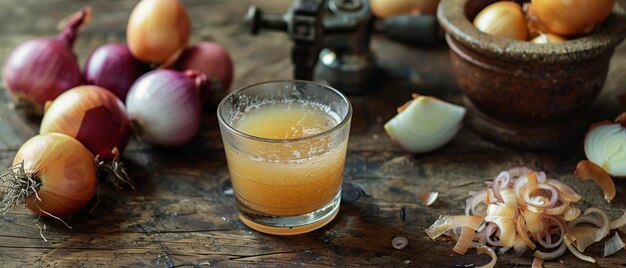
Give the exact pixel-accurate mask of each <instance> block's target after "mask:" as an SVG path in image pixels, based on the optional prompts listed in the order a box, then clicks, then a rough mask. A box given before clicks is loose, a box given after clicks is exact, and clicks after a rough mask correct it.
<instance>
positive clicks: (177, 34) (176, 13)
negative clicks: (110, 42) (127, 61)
mask: <svg viewBox="0 0 626 268" xmlns="http://www.w3.org/2000/svg"><path fill="white" fill-rule="evenodd" d="M190 33H191V22H190V19H189V15H188V14H187V11H186V10H185V7H184V6H183V5H182V4H181V3H180V1H179V0H142V1H141V2H139V3H138V4H137V6H135V8H134V9H133V11H132V13H131V14H130V18H129V19H128V28H127V31H126V34H127V36H126V37H127V41H128V48H129V49H130V52H131V53H132V54H133V56H135V58H137V59H139V60H141V61H143V62H145V63H148V64H152V65H160V66H163V67H167V66H169V65H171V64H172V63H174V61H176V59H178V57H179V56H180V54H181V53H182V52H183V51H184V50H185V49H186V48H187V44H188V42H189V35H190Z"/></svg>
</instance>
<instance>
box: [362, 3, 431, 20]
mask: <svg viewBox="0 0 626 268" xmlns="http://www.w3.org/2000/svg"><path fill="white" fill-rule="evenodd" d="M438 4H439V0H370V6H371V8H372V12H373V13H374V14H375V15H376V16H377V17H379V18H387V17H391V16H395V15H401V14H407V13H420V14H432V15H434V14H435V12H436V11H437V5H438Z"/></svg>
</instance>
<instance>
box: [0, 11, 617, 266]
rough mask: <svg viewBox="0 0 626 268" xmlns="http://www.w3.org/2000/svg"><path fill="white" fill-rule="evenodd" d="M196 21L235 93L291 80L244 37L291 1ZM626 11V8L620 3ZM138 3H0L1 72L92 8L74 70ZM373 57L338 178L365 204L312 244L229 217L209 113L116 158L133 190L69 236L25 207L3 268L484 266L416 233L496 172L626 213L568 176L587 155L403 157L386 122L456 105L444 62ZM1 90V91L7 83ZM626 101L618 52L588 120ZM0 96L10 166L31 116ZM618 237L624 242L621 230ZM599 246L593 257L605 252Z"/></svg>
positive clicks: (6, 227) (80, 219) (287, 69)
mask: <svg viewBox="0 0 626 268" xmlns="http://www.w3.org/2000/svg"><path fill="white" fill-rule="evenodd" d="M184 2H185V4H186V6H187V7H188V9H189V12H190V14H191V16H192V20H193V41H194V42H195V41H198V40H216V41H218V42H220V43H222V44H224V45H226V47H227V48H228V49H229V51H230V52H231V54H232V56H233V59H234V61H235V64H236V78H235V85H234V87H235V88H236V87H240V86H243V85H247V84H251V83H254V82H258V81H264V80H271V79H288V78H290V77H291V63H290V60H289V52H290V51H289V47H290V42H289V40H288V38H287V37H286V36H285V35H284V34H281V33H263V34H261V35H260V36H250V35H249V34H248V33H247V30H246V28H245V26H244V25H242V23H241V17H242V15H243V12H244V11H245V9H246V8H247V6H249V5H250V4H252V3H257V4H259V5H260V6H261V7H263V8H264V9H265V10H267V11H269V12H284V10H285V9H286V7H287V6H288V5H289V3H290V1H287V0H280V1H252V0H245V1H244V0H240V1H202V0H189V1H184ZM619 2H620V3H622V4H623V5H625V6H626V1H625V0H619ZM135 3H136V1H104V0H103V1H70V0H51V1H37V0H19V1H18V0H4V1H0V22H2V23H0V62H2V63H4V61H5V60H6V57H7V55H8V53H9V52H10V50H11V49H12V48H13V47H15V46H16V45H17V44H18V43H20V42H23V41H24V40H27V39H29V38H33V37H35V36H42V35H51V34H53V33H55V31H56V30H55V25H56V22H57V21H59V20H60V19H62V18H63V17H64V16H65V15H67V14H69V13H71V12H73V11H75V10H78V9H79V8H80V7H81V6H82V5H84V4H89V5H91V6H92V8H93V9H94V19H93V20H92V22H91V24H90V25H89V27H87V28H86V29H85V31H84V32H83V33H82V34H81V36H80V38H79V39H78V41H77V43H76V49H75V50H76V52H77V55H78V57H79V59H80V61H81V62H82V61H84V60H85V58H86V56H87V55H88V54H89V52H90V51H91V50H93V49H94V48H95V47H97V46H98V45H101V44H104V43H106V42H113V41H119V42H123V41H124V39H125V23H126V20H127V18H128V15H129V13H130V10H131V9H132V7H133V6H134V4H135ZM373 48H374V50H375V51H376V52H377V54H378V58H379V62H380V64H381V66H383V67H384V68H385V69H386V70H387V71H388V75H387V76H381V81H380V84H381V88H380V89H379V90H376V91H374V92H371V93H368V94H365V95H359V96H351V97H350V99H351V101H352V103H353V105H354V111H355V112H354V118H353V126H352V130H351V136H350V144H349V153H348V157H347V166H346V171H345V180H346V181H348V182H351V183H353V184H357V185H359V186H361V187H362V188H363V189H364V190H365V192H366V193H367V196H364V197H362V198H361V199H359V200H358V201H357V202H354V203H351V204H343V205H342V207H341V211H340V214H339V216H338V217H337V218H336V219H335V220H334V221H333V222H332V223H331V224H329V225H328V226H326V227H324V228H322V229H320V230H317V231H314V232H312V233H309V234H304V235H298V236H292V237H279V236H270V235H264V234H260V233H257V232H255V231H252V230H251V229H249V228H247V227H245V226H244V225H243V224H242V223H241V222H240V221H239V220H237V217H236V209H235V208H234V200H233V198H232V196H230V195H227V194H225V193H224V192H223V187H224V185H225V184H227V181H228V171H227V168H226V163H225V156H224V152H223V148H222V143H221V139H220V135H219V130H218V128H217V121H216V116H215V112H214V111H215V104H212V105H209V107H207V108H206V109H205V112H204V118H203V124H202V130H201V132H200V134H199V135H198V136H197V137H196V139H195V140H194V141H193V142H192V143H191V144H189V145H187V146H184V147H182V148H178V149H163V148H157V147H153V146H150V145H147V144H145V143H142V142H141V141H138V140H133V141H131V144H130V146H129V148H128V150H127V151H126V153H125V155H124V161H125V162H126V163H127V165H128V167H129V171H130V174H131V175H132V177H133V178H134V179H135V180H136V181H137V184H138V185H137V190H136V191H130V190H124V191H120V192H116V191H112V190H110V187H108V186H107V185H104V186H102V187H101V190H100V203H99V204H98V206H97V207H96V208H95V209H94V210H93V212H91V213H89V212H87V211H84V212H81V213H80V214H78V215H76V216H75V217H74V218H73V219H72V220H71V221H70V224H71V226H72V227H73V228H72V229H71V230H69V229H67V228H65V227H64V226H63V225H62V224H60V223H59V222H56V221H54V220H48V219H41V220H40V221H39V223H40V224H41V225H45V227H46V228H45V230H44V231H43V234H44V235H45V236H46V238H47V239H48V242H45V241H43V240H42V239H41V237H40V235H39V229H38V228H37V227H36V226H35V225H34V220H36V219H37V217H35V216H33V215H32V214H31V213H30V212H29V211H28V210H26V209H24V208H17V209H14V210H13V211H12V212H11V213H9V214H7V215H4V216H0V264H1V265H0V266H2V267H21V266H25V267H32V266H47V267H48V266H49V267H53V266H59V267H81V266H89V267H91V266H100V267H144V266H145V267H155V266H156V267H160V266H165V267H178V266H190V267H199V266H227V267H244V266H245V267H247V266H286V267H290V266H301V265H307V266H340V267H344V266H375V267H405V266H406V267H418V266H419V267H424V266H431V267H432V266H436V267H442V266H443V267H455V266H456V267H464V265H469V264H483V263H486V262H487V260H488V259H487V257H485V256H481V255H477V254H476V253H475V251H473V250H470V252H469V253H468V254H467V255H465V256H459V255H458V254H456V253H454V252H453V251H452V247H453V245H454V242H453V241H450V240H448V239H445V238H443V239H438V240H437V241H432V240H430V239H428V237H426V235H425V234H424V232H423V231H424V229H425V228H427V227H428V226H429V225H430V224H432V223H433V222H434V220H435V219H436V218H437V217H438V216H439V215H442V214H461V213H462V212H463V207H464V203H465V198H466V197H467V193H468V191H476V190H481V189H483V187H484V181H485V180H486V179H488V178H490V177H492V176H494V175H496V174H498V172H499V171H501V170H503V169H507V168H509V167H512V166H519V165H527V166H529V167H531V168H535V169H539V170H544V171H546V172H547V173H548V174H549V175H550V176H552V177H555V178H557V179H560V180H563V181H565V182H567V183H568V184H570V185H572V186H573V187H574V188H575V190H577V191H578V192H580V193H582V194H583V195H584V199H583V200H582V201H581V202H580V203H579V204H578V205H579V206H580V207H581V208H586V207H590V206H597V207H600V208H602V209H604V210H606V211H607V212H608V213H609V215H610V216H611V217H612V218H616V217H618V216H620V215H621V214H622V213H623V211H624V209H625V208H626V193H625V191H626V183H625V182H624V181H620V182H618V183H617V198H616V199H615V201H614V202H613V204H612V205H610V206H609V205H607V204H606V203H605V202H604V201H603V199H602V194H601V192H600V190H598V189H597V188H596V187H595V185H593V184H592V183H591V182H583V181H580V180H579V179H577V178H576V177H575V176H574V175H573V174H572V172H573V169H574V167H575V164H576V162H577V161H578V160H580V159H582V158H583V157H584V154H583V152H582V148H581V144H573V145H571V146H569V147H567V148H562V149H559V150H554V151H544V152H522V151H514V150H511V149H507V148H504V147H499V146H497V145H494V144H491V143H489V142H487V141H484V140H482V139H481V138H480V137H478V136H476V135H475V134H474V133H473V132H471V130H469V129H467V128H465V129H463V130H462V131H461V132H460V133H459V135H458V136H457V137H456V138H455V139H454V140H453V141H452V142H451V143H450V144H448V145H447V146H445V147H444V148H442V149H441V150H438V151H436V152H434V153H430V154H424V155H411V154H408V153H406V152H404V151H402V150H400V149H399V148H397V147H395V146H393V144H392V143H391V141H390V140H389V138H388V137H387V135H386V134H385V132H384V130H383V128H382V125H383V124H384V122H386V121H387V120H388V119H389V118H391V117H392V116H393V115H394V114H395V107H396V106H398V105H400V104H402V103H404V102H405V101H406V100H407V99H408V98H409V96H410V93H412V92H420V93H422V94H431V95H437V96H440V97H442V98H444V99H446V100H449V101H452V102H457V103H458V102H460V93H459V91H458V89H457V88H456V85H455V83H454V78H453V77H452V75H451V72H450V69H449V62H448V51H447V48H445V47H442V48H435V49H419V48H412V47H408V46H405V45H402V44H398V43H395V42H392V41H389V40H387V39H386V38H384V37H381V36H377V37H376V38H375V40H374V43H373ZM2 87H4V85H3V86H2ZM623 92H626V44H623V45H622V46H620V47H619V48H618V50H617V51H616V55H615V57H614V58H613V61H612V63H611V71H610V73H609V77H608V79H607V83H606V87H605V90H604V92H603V95H602V96H601V97H600V99H599V101H598V103H597V105H596V106H595V109H594V117H595V118H610V117H611V116H614V115H615V114H617V113H618V112H619V111H620V110H621V109H622V108H620V107H619V105H618V103H617V102H616V101H615V95H617V94H620V93H623ZM8 103H9V97H8V94H7V93H6V92H5V91H4V90H0V167H8V166H9V165H10V163H11V162H12V159H13V156H14V155H15V152H16V151H17V149H18V148H19V146H20V145H21V144H22V143H23V142H24V141H26V140H27V139H28V138H30V137H32V136H33V135H35V134H36V133H37V132H38V123H39V120H38V119H32V118H31V119H28V118H25V117H24V116H22V115H21V114H19V113H16V112H15V111H13V110H11V108H10V107H9V105H8ZM421 190H429V191H438V192H440V196H439V199H438V200H437V202H436V203H435V204H434V205H432V206H431V207H425V206H424V205H422V204H421V202H420V201H419V198H418V197H417V193H418V192H419V191H421ZM395 236H405V237H407V238H408V239H409V246H408V247H407V248H405V249H402V250H397V249H394V248H393V247H392V246H391V240H392V238H393V237H395ZM622 236H623V237H626V236H624V234H623V233H622ZM602 248H603V246H602V245H600V244H598V245H594V246H592V247H591V248H590V249H589V250H588V253H589V254H590V255H593V256H601V255H602ZM597 260H598V264H597V266H602V267H617V266H621V267H624V266H626V254H624V251H622V252H620V253H618V254H616V255H614V256H611V257H608V258H601V257H599V258H597ZM531 262H532V256H531V255H530V254H528V253H527V254H526V255H524V256H522V257H519V258H517V257H515V256H514V254H512V253H507V254H505V255H502V256H499V262H498V266H499V267H518V266H528V265H530V263H531ZM562 263H563V264H561V263H559V262H548V263H546V264H545V267H562V266H563V265H566V266H567V267H590V266H591V267H592V266H594V265H590V264H588V263H584V262H582V261H579V260H578V259H576V258H575V257H573V256H572V255H571V254H569V253H567V254H566V255H565V256H563V258H562ZM459 265H460V266H459Z"/></svg>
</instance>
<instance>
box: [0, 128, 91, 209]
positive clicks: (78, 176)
mask: <svg viewBox="0 0 626 268" xmlns="http://www.w3.org/2000/svg"><path fill="white" fill-rule="evenodd" d="M93 158H94V156H93V155H92V154H91V153H90V152H89V150H87V148H85V147H84V146H83V145H82V144H81V143H80V142H78V141H77V140H76V139H74V138H72V137H70V136H67V135H64V134H60V133H46V134H41V135H37V136H35V137H32V138H31V139H29V140H28V141H26V143H24V144H23V145H22V147H20V149H19V150H18V151H17V154H16V155H15V159H14V160H13V166H12V167H11V168H10V169H9V171H10V172H9V173H8V174H6V175H3V176H2V177H0V178H1V179H2V180H1V182H2V183H4V185H0V186H4V187H0V190H6V191H7V192H6V193H5V194H4V199H3V203H4V206H5V207H4V209H3V212H4V213H6V212H7V211H8V210H9V209H10V208H11V207H13V206H15V205H18V204H25V205H26V207H28V208H29V209H30V210H32V211H33V212H35V213H37V214H40V215H42V216H47V217H52V218H56V219H60V218H69V217H71V216H72V215H74V214H76V213H77V212H78V211H80V210H81V209H82V208H83V207H84V206H85V205H87V203H88V202H89V201H90V200H91V198H92V197H93V195H94V193H95V191H96V163H95V162H94V161H93ZM0 193H1V191H0Z"/></svg>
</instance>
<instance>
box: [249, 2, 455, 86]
mask: <svg viewBox="0 0 626 268" xmlns="http://www.w3.org/2000/svg"><path fill="white" fill-rule="evenodd" d="M245 21H246V23H247V24H248V25H249V27H250V32H251V33H252V34H258V33H259V31H260V30H261V29H269V30H278V31H284V32H287V34H288V35H289V37H290V38H291V39H292V40H293V42H294V46H293V47H292V52H291V60H292V63H293V65H294V79H302V80H315V81H323V82H326V83H328V84H330V85H332V86H334V87H335V88H338V89H340V90H342V91H344V92H347V93H355V92H361V91H364V90H366V89H367V86H368V85H370V84H371V80H372V79H373V78H374V77H375V72H376V61H375V57H374V53H373V52H372V51H371V49H370V40H371V37H372V34H373V33H375V32H377V33H385V34H386V35H387V36H388V37H390V38H392V39H395V40H398V41H401V42H405V43H409V44H412V45H416V46H433V45H437V44H439V43H441V42H442V40H443V31H442V30H441V28H440V27H439V24H438V23H437V20H436V18H435V17H433V16H414V15H406V16H397V17H391V18H388V19H385V20H380V19H377V18H376V17H375V16H374V15H372V12H371V10H370V5H369V1H368V0H294V1H293V3H292V5H291V6H290V7H289V10H288V11H287V12H286V13H285V14H282V15H276V14H264V12H263V11H262V10H261V9H260V8H258V7H256V6H251V7H250V8H249V9H248V12H247V13H246V16H245ZM318 62H319V64H318Z"/></svg>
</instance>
